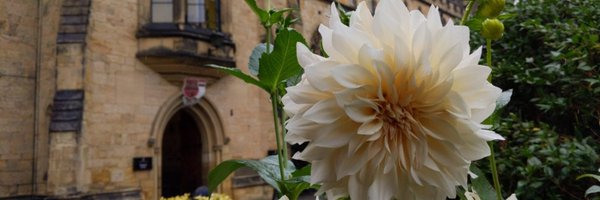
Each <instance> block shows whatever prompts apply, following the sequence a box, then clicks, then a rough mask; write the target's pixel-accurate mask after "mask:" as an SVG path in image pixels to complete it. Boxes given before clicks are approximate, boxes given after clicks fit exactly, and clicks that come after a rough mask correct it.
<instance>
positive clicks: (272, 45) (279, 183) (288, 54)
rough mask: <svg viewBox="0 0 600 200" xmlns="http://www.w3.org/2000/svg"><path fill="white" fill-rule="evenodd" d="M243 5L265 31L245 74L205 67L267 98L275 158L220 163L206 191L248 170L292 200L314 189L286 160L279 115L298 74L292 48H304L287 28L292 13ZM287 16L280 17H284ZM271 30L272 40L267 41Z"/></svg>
mask: <svg viewBox="0 0 600 200" xmlns="http://www.w3.org/2000/svg"><path fill="white" fill-rule="evenodd" d="M246 4H248V6H249V7H250V8H251V9H252V11H253V12H254V13H255V14H256V15H257V16H258V18H259V20H260V23H261V24H262V26H263V27H264V28H265V31H266V36H267V37H266V42H265V43H262V44H259V45H257V46H256V47H255V48H254V50H253V51H252V54H251V56H250V62H249V63H248V68H249V70H250V74H251V75H249V74H246V73H244V72H242V71H241V70H239V69H237V68H231V67H224V66H217V65H209V67H213V68H216V69H218V70H221V71H223V72H226V73H228V74H230V75H233V76H235V77H237V78H239V79H241V80H243V81H245V82H246V83H249V84H252V85H255V86H257V87H259V88H261V89H263V90H264V91H266V92H267V93H269V95H270V97H271V104H272V109H273V124H274V128H275V135H276V140H277V141H276V142H277V156H269V157H266V158H264V159H262V160H228V161H225V162H222V163H220V164H219V165H218V166H217V167H215V168H214V169H213V170H211V171H210V173H209V177H208V181H209V183H208V185H209V190H210V191H215V189H216V188H217V186H218V185H219V184H220V183H221V182H223V180H225V178H227V176H229V175H230V174H231V173H233V172H234V171H235V170H237V169H239V168H241V167H249V168H250V169H253V170H254V171H256V172H258V174H259V175H260V177H261V178H262V179H263V180H265V182H267V183H268V184H269V185H271V186H273V188H275V189H276V190H277V191H278V192H279V194H280V195H281V196H283V195H285V196H287V197H288V198H290V199H292V200H295V199H297V198H298V196H299V195H300V193H301V192H302V191H304V190H306V189H308V188H316V187H318V186H314V185H311V184H310V183H309V182H308V174H307V173H305V172H306V171H307V170H308V172H310V166H309V167H308V168H307V169H303V170H298V171H297V170H296V168H295V167H294V165H293V163H292V162H291V161H289V160H288V158H287V155H288V153H287V145H286V142H285V139H284V137H285V128H284V122H285V120H286V116H285V114H284V113H283V111H282V107H283V105H282V103H281V97H282V96H283V95H284V94H285V87H286V86H287V85H288V83H293V82H295V81H297V79H298V77H299V76H300V74H301V73H302V68H301V67H300V64H299V63H298V59H297V58H296V44H297V43H301V44H306V42H305V40H304V38H303V37H302V35H301V34H300V33H298V32H297V31H295V30H294V29H291V28H289V26H290V25H291V24H292V23H293V22H295V21H296V19H294V18H293V17H292V15H291V14H289V12H291V11H293V10H292V9H289V8H285V9H280V10H276V9H270V8H268V9H267V10H265V9H262V8H260V7H259V6H258V5H257V3H256V1H255V0H246ZM286 14H287V16H284V15H286ZM273 26H275V29H276V34H275V40H274V41H271V40H272V39H271V38H272V35H273V30H272V29H273Z"/></svg>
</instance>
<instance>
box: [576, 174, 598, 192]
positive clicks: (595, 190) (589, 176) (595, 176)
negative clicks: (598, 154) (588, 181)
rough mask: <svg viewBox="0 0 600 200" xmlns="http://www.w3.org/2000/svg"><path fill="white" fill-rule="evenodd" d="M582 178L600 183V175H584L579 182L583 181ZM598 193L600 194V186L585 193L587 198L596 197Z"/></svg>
mask: <svg viewBox="0 0 600 200" xmlns="http://www.w3.org/2000/svg"><path fill="white" fill-rule="evenodd" d="M598 172H600V169H598ZM582 178H593V179H596V181H597V182H600V175H596V174H584V175H581V176H579V177H577V180H579V179H582ZM596 193H600V185H592V186H590V187H589V188H588V189H587V190H586V191H585V196H586V197H588V196H589V195H594V194H596Z"/></svg>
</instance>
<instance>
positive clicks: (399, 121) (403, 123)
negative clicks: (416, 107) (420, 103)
mask: <svg viewBox="0 0 600 200" xmlns="http://www.w3.org/2000/svg"><path fill="white" fill-rule="evenodd" d="M378 107H379V114H378V117H379V118H380V119H382V120H383V123H384V125H383V126H384V127H383V128H384V133H385V134H394V133H396V134H411V132H412V131H411V129H412V126H413V125H414V124H416V123H417V121H416V120H415V118H414V117H413V116H414V114H413V113H414V111H413V109H412V108H411V107H408V106H400V105H395V104H390V103H388V102H381V103H380V104H379V105H378Z"/></svg>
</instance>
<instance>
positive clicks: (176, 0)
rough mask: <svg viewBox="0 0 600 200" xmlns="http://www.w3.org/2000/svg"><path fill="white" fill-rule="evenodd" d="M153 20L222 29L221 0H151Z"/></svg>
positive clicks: (155, 21)
mask: <svg viewBox="0 0 600 200" xmlns="http://www.w3.org/2000/svg"><path fill="white" fill-rule="evenodd" d="M150 1H151V10H152V11H151V12H152V13H151V22H152V23H166V24H171V23H173V24H184V25H186V26H191V27H192V28H201V29H210V30H214V31H221V16H220V15H221V12H220V7H221V4H220V3H221V2H220V0H150Z"/></svg>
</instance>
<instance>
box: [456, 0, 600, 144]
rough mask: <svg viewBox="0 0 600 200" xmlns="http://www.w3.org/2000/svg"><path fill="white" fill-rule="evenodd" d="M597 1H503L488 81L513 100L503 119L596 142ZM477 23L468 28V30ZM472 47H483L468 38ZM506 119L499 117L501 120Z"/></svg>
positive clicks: (599, 118)
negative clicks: (508, 92)
mask: <svg viewBox="0 0 600 200" xmlns="http://www.w3.org/2000/svg"><path fill="white" fill-rule="evenodd" d="M597 3H598V1H596V0H572V1H562V0H527V1H519V2H518V3H517V4H515V3H514V2H512V1H507V4H506V12H507V13H514V14H501V15H500V16H498V19H503V23H504V25H505V33H504V37H503V39H502V41H503V42H502V43H495V44H493V45H492V46H493V47H494V51H495V52H494V53H495V54H494V56H495V58H494V60H495V61H497V63H496V64H495V65H494V73H493V80H494V84H495V85H498V86H499V87H501V88H504V89H509V88H512V89H513V90H514V91H515V95H514V96H513V98H512V101H511V104H509V105H508V106H507V107H506V109H505V113H509V112H512V113H516V114H518V115H519V116H520V117H521V118H522V119H523V120H526V121H540V122H545V123H547V124H551V125H552V126H553V128H554V129H556V130H557V131H558V132H560V133H566V134H570V135H574V136H578V137H582V136H588V135H590V136H593V137H595V138H596V139H599V138H600V131H599V130H600V123H599V122H600V106H599V105H600V73H599V72H600V68H599V66H600V65H599V61H600V43H599V39H598V37H599V35H600V9H598V5H597ZM480 23H481V19H480V18H474V19H472V20H471V21H469V22H467V24H469V25H473V26H472V30H477V27H476V25H477V24H480ZM472 40H473V41H474V43H473V47H478V46H480V45H483V44H485V43H484V41H482V40H481V39H479V38H478V37H472ZM504 116H506V115H501V116H500V117H504Z"/></svg>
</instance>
